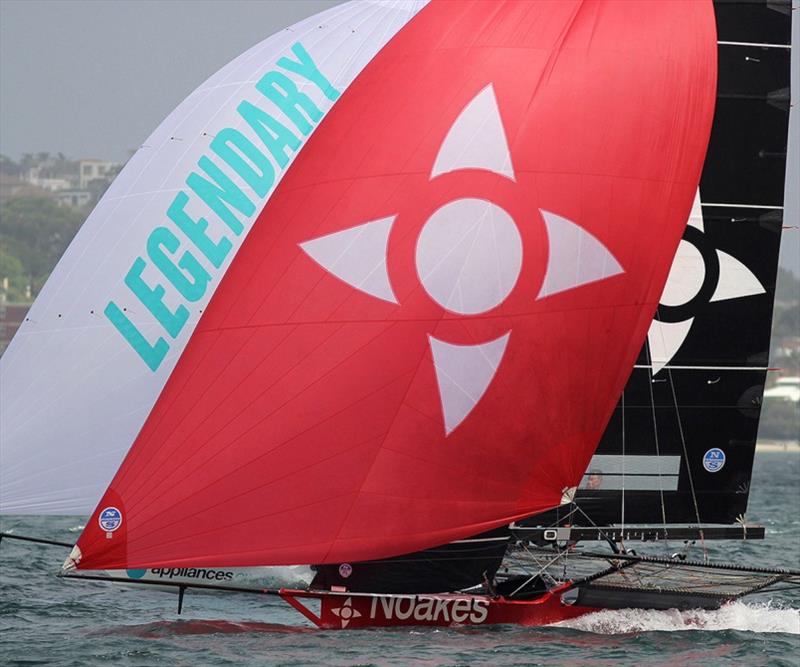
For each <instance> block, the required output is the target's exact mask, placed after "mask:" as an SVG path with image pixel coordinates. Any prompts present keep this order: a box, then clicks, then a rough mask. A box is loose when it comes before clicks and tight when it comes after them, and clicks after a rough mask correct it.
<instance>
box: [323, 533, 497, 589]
mask: <svg viewBox="0 0 800 667" xmlns="http://www.w3.org/2000/svg"><path fill="white" fill-rule="evenodd" d="M510 537H511V531H510V530H509V529H508V528H498V529H496V530H492V531H489V532H486V533H482V534H480V535H476V536H474V537H472V538H469V539H464V540H459V541H457V542H452V543H450V544H445V545H443V546H440V547H434V548H432V549H425V550H424V551H418V552H415V553H411V554H405V555H402V556H395V557H393V558H386V559H382V560H373V561H361V562H354V563H339V564H333V565H316V566H314V567H315V569H316V572H317V573H316V575H315V577H314V579H313V581H312V582H311V588H313V589H319V590H326V589H330V588H332V587H337V586H338V587H342V588H346V589H347V590H348V591H354V592H369V593H409V594H414V593H441V592H446V591H457V590H463V589H467V588H471V587H473V586H479V585H481V584H483V583H485V582H486V581H492V580H493V578H494V576H495V574H496V573H497V570H498V568H499V567H500V563H501V562H502V560H503V558H504V556H505V554H506V549H507V548H508V544H509V539H510Z"/></svg>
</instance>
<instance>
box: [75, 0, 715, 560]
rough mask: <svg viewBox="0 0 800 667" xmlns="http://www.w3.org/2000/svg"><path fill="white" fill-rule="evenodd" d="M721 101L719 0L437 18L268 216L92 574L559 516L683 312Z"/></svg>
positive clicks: (213, 309)
mask: <svg viewBox="0 0 800 667" xmlns="http://www.w3.org/2000/svg"><path fill="white" fill-rule="evenodd" d="M306 48H307V50H308V52H309V53H311V55H312V56H313V45H306ZM715 87H716V35H715V26H714V16H713V9H712V6H711V2H683V1H678V2H658V1H655V2H654V1H650V0H648V1H643V2H633V1H631V2H534V3H529V2H456V1H449V2H434V3H432V4H430V5H429V6H428V7H426V8H425V9H423V10H422V11H421V12H420V13H419V14H418V15H417V16H416V17H415V18H414V19H412V20H411V21H410V23H409V24H408V25H407V26H406V27H405V28H403V29H402V30H401V31H400V32H399V33H398V34H397V35H396V36H395V37H394V38H393V39H392V40H391V41H390V42H389V43H388V45H387V46H386V47H385V48H384V49H383V50H382V51H381V52H380V53H379V54H378V55H377V57H375V58H374V59H373V61H372V62H370V64H369V65H368V66H367V67H366V68H365V69H364V70H363V71H362V72H361V74H360V76H359V77H358V78H357V79H356V80H355V82H354V83H353V84H352V85H351V86H350V88H349V89H348V90H347V91H346V93H345V94H343V95H342V96H341V98H340V99H339V100H338V101H337V102H336V104H335V106H334V107H333V109H332V110H331V111H330V112H329V114H328V115H327V116H326V117H325V118H324V120H323V121H322V122H321V124H320V126H319V128H318V129H317V130H316V132H315V134H314V135H313V136H312V137H311V138H310V139H309V141H308V143H307V144H306V146H305V148H303V150H302V151H301V152H300V153H299V154H298V156H297V157H296V158H295V160H294V162H293V164H292V165H291V167H290V168H289V172H288V173H287V174H286V176H285V178H284V179H283V181H282V182H281V183H280V185H279V186H278V188H277V190H276V191H275V193H274V194H273V195H272V196H271V198H270V199H269V201H268V202H267V205H266V206H265V208H264V210H263V211H262V212H261V214H260V216H259V218H258V220H257V222H256V224H255V226H254V227H253V229H252V231H251V232H250V234H249V236H248V237H247V239H246V240H245V242H244V244H243V246H242V247H241V249H240V251H239V253H238V255H237V256H236V258H235V260H234V262H233V265H232V266H231V268H230V269H229V270H228V272H227V274H226V275H225V276H224V278H223V280H222V283H221V285H220V287H219V288H218V290H217V292H216V293H215V295H214V297H213V299H212V301H211V304H210V306H209V308H208V310H207V311H206V312H205V313H204V314H203V317H202V320H201V321H200V323H199V325H198V326H197V329H196V330H195V333H194V335H193V337H192V339H191V341H190V342H189V344H188V346H187V347H186V350H185V352H184V353H183V356H182V357H181V359H180V361H179V362H178V364H177V366H176V368H175V370H174V372H173V374H172V376H171V377H170V379H169V381H168V383H167V385H166V387H165V389H164V391H163V393H162V394H161V397H160V398H159V400H158V402H157V403H156V405H155V407H154V409H153V410H152V413H151V414H150V416H149V418H148V419H147V421H146V423H145V425H144V427H143V429H142V431H141V432H140V434H139V436H138V438H137V439H136V441H135V443H134V444H133V446H132V448H131V451H130V452H129V454H128V456H127V458H126V459H125V461H124V462H123V464H122V466H121V468H120V469H119V471H118V473H117V475H116V476H115V478H114V480H113V481H112V483H111V485H110V487H109V490H108V492H107V493H106V495H105V496H104V498H103V499H102V501H101V502H100V504H99V505H98V508H97V510H96V511H95V514H94V515H93V516H92V518H91V520H90V522H89V524H88V525H87V527H86V530H85V531H84V533H83V534H82V536H81V538H80V540H79V542H78V546H79V548H80V550H81V552H82V559H81V561H80V563H79V567H80V568H82V569H91V568H125V567H137V568H138V567H154V566H161V567H164V566H177V565H182V566H189V565H216V566H223V565H224V566H248V565H267V564H287V563H330V562H342V561H357V560H364V559H372V558H381V557H387V556H392V555H397V554H400V553H407V552H411V551H414V550H418V549H423V548H427V547H431V546H433V545H437V544H442V543H446V542H449V541H451V540H454V539H458V538H462V537H465V536H468V535H473V534H476V533H479V532H481V531H484V530H487V529H490V528H492V527H495V526H498V525H501V524H504V523H507V522H509V521H512V520H514V519H517V518H520V517H523V516H526V515H529V514H532V513H535V512H539V511H542V510H545V509H547V508H550V507H553V506H556V505H558V504H560V503H561V502H562V496H563V494H564V492H565V490H566V489H568V488H569V487H574V486H575V485H577V483H578V481H579V479H580V477H581V475H582V473H583V471H584V470H585V468H586V465H587V463H588V461H589V458H590V457H591V455H592V453H593V451H594V449H595V446H596V445H597V442H598V440H599V438H600V435H601V434H602V432H603V429H604V427H605V425H606V423H607V421H608V418H609V415H610V413H611V410H612V409H613V407H614V405H615V403H616V400H617V398H618V396H619V393H620V391H621V390H622V388H623V386H624V384H625V381H626V380H627V377H628V375H629V373H630V368H631V365H632V364H633V362H634V358H635V356H636V354H637V353H638V351H639V349H640V347H641V344H642V341H643V339H644V337H645V334H646V331H647V327H648V325H649V323H650V321H651V318H652V315H653V312H654V310H655V307H656V304H657V302H658V299H659V296H660V295H661V291H662V288H663V285H664V282H665V279H666V276H667V272H668V270H669V267H670V263H671V260H672V257H673V255H674V253H675V249H676V247H677V244H678V240H679V239H680V236H681V233H682V231H683V228H684V227H685V224H686V220H687V218H688V214H689V210H690V208H691V203H692V199H693V197H694V193H695V191H696V188H697V183H698V180H699V175H700V169H701V166H702V163H703V159H704V156H705V150H706V145H707V141H708V135H709V128H710V125H711V119H712V115H713V111H714V95H715ZM265 152H266V151H265ZM210 215H211V214H210V213H209V216H210ZM209 216H207V217H209ZM108 508H112V509H113V510H116V511H117V512H118V513H119V519H120V521H119V522H118V521H117V515H116V514H115V513H114V511H111V513H110V514H106V515H104V516H105V520H104V519H103V516H101V513H102V512H104V510H107V509H108ZM109 517H110V519H109ZM101 523H102V525H101ZM109 527H110V528H112V530H109Z"/></svg>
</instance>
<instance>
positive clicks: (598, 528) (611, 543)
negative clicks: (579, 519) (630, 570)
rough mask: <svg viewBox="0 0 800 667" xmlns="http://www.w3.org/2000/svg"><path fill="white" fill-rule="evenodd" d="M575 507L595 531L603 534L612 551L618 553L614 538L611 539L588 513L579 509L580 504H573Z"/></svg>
mask: <svg viewBox="0 0 800 667" xmlns="http://www.w3.org/2000/svg"><path fill="white" fill-rule="evenodd" d="M575 507H576V508H577V510H578V511H579V512H580V513H581V514H583V516H584V517H586V519H588V521H589V523H591V524H592V527H593V528H596V529H597V531H598V532H599V534H600V535H602V536H603V538H604V539H605V541H606V542H608V544H609V546H610V547H611V550H612V551H613V552H614V553H615V554H617V553H619V549H618V548H617V545H616V543H615V542H614V540H612V539H611V537H610V536H609V535H608V533H607V532H606V531H605V530H603V528H602V527H600V526H598V525H597V524H596V523H595V522H594V521H593V520H592V517H590V516H589V515H588V514H586V512H584V511H583V509H581V507H580V505H575Z"/></svg>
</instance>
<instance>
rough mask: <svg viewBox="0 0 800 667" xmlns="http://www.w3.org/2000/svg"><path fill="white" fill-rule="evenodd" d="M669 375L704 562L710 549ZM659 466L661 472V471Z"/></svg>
mask: <svg viewBox="0 0 800 667" xmlns="http://www.w3.org/2000/svg"><path fill="white" fill-rule="evenodd" d="M667 373H668V374H669V386H670V389H671V391H672V404H673V405H674V406H675V417H676V419H677V420H678V433H679V434H680V436H681V447H683V458H684V460H685V461H686V472H687V473H688V476H689V489H690V490H691V492H692V504H693V505H694V515H695V518H696V519H697V529H698V530H699V531H700V546H702V548H703V560H708V549H707V547H706V541H705V538H704V536H703V529H702V528H701V527H700V507H699V506H698V504H697V494H696V493H695V490H694V478H693V476H692V466H690V465H689V452H688V451H687V450H686V438H685V437H684V434H683V423H682V422H681V413H680V410H679V409H678V397H677V395H676V394H675V383H674V382H673V381H672V369H667ZM660 469H661V468H660V466H659V470H660Z"/></svg>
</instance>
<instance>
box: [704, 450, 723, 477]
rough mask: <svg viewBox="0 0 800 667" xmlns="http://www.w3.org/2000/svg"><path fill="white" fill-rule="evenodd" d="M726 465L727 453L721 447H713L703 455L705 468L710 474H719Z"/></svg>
mask: <svg viewBox="0 0 800 667" xmlns="http://www.w3.org/2000/svg"><path fill="white" fill-rule="evenodd" d="M724 465H725V452H723V451H722V450H721V449H720V448H719V447H712V448H711V449H709V450H708V451H707V452H706V453H705V454H703V467H704V468H705V469H706V470H708V472H719V471H720V470H722V467H723V466H724Z"/></svg>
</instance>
